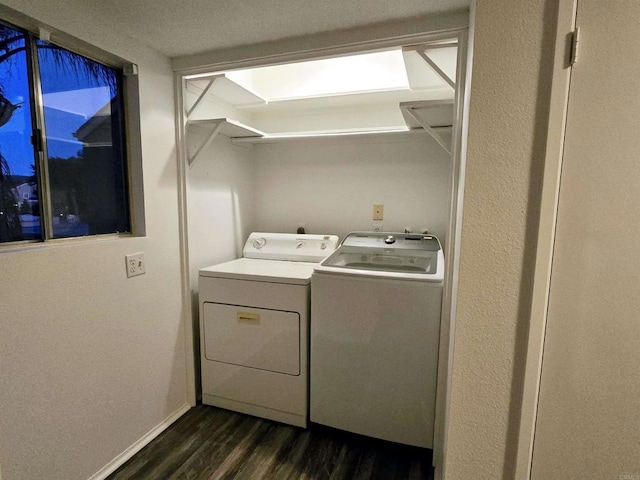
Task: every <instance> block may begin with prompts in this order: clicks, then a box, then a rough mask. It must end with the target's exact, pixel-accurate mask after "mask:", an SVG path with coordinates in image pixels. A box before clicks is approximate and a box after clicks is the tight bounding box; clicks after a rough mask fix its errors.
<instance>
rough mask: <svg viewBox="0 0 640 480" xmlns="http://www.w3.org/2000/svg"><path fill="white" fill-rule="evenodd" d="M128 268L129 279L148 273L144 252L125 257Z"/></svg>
mask: <svg viewBox="0 0 640 480" xmlns="http://www.w3.org/2000/svg"><path fill="white" fill-rule="evenodd" d="M124 259H125V262H126V267H127V278H130V277H136V276H138V275H142V274H143V273H146V268H145V263H144V252H138V253H132V254H130V255H125V257H124Z"/></svg>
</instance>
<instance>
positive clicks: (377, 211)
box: [373, 204, 384, 220]
mask: <svg viewBox="0 0 640 480" xmlns="http://www.w3.org/2000/svg"><path fill="white" fill-rule="evenodd" d="M373 219H374V220H384V205H382V204H374V205H373Z"/></svg>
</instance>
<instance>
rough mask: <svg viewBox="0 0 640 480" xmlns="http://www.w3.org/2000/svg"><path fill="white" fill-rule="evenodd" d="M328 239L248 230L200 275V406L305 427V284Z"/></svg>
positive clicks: (333, 242) (332, 242)
mask: <svg viewBox="0 0 640 480" xmlns="http://www.w3.org/2000/svg"><path fill="white" fill-rule="evenodd" d="M337 244H338V237H336V236H334V235H296V234H282V233H252V234H251V235H250V236H249V238H248V239H247V242H246V243H245V246H244V250H243V258H239V259H237V260H232V261H230V262H226V263H221V264H219V265H214V266H212V267H208V268H203V269H202V270H200V275H199V302H200V349H201V368H202V402H203V403H205V404H207V405H214V406H217V407H222V408H226V409H229V410H234V411H237V412H242V413H247V414H250V415H255V416H259V417H263V418H268V419H271V420H276V421H279V422H284V423H288V424H291V425H297V426H300V427H306V426H307V421H308V389H309V382H308V378H309V377H308V340H309V333H308V332H309V297H310V293H309V290H310V281H311V274H312V272H313V268H314V267H315V265H317V262H319V261H320V260H322V259H323V258H325V257H326V256H327V255H329V254H330V253H332V252H333V251H334V250H335V248H336V246H337Z"/></svg>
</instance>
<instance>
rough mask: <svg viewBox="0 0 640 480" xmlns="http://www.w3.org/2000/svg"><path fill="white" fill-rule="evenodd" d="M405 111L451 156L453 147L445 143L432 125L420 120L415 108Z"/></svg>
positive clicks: (405, 109) (406, 108)
mask: <svg viewBox="0 0 640 480" xmlns="http://www.w3.org/2000/svg"><path fill="white" fill-rule="evenodd" d="M404 111H405V112H406V113H407V114H408V115H410V116H411V118H413V119H414V120H415V121H416V122H417V123H418V124H419V125H420V126H421V127H422V128H424V131H425V132H427V133H428V134H429V135H431V136H432V137H433V139H434V140H435V141H436V142H438V144H439V145H440V146H441V147H442V148H444V150H445V151H446V152H447V153H448V154H449V155H451V147H450V146H449V145H447V142H445V140H444V139H443V138H442V136H441V135H440V134H439V133H438V132H437V131H436V130H435V128H433V127H431V126H430V125H427V124H426V123H425V122H424V121H423V120H422V118H420V115H418V114H417V113H416V111H415V109H414V108H412V107H404Z"/></svg>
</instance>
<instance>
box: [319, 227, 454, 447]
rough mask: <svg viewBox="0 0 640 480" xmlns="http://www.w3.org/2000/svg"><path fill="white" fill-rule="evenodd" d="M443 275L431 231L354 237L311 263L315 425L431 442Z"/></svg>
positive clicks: (425, 443) (406, 441) (423, 444)
mask: <svg viewBox="0 0 640 480" xmlns="http://www.w3.org/2000/svg"><path fill="white" fill-rule="evenodd" d="M443 277H444V256H443V253H442V247H441V245H440V242H439V241H438V239H437V238H436V237H433V236H430V235H409V234H396V233H369V232H361V233H352V234H349V235H348V236H347V237H346V238H345V239H344V240H343V242H342V245H341V246H340V247H339V248H338V249H337V250H336V251H335V252H334V253H333V254H332V255H331V256H330V257H328V258H327V259H326V260H324V261H323V262H322V263H321V264H320V265H318V266H317V267H316V268H315V271H314V274H313V277H312V280H311V285H312V288H311V297H312V298H311V318H312V321H311V398H310V407H311V408H310V420H311V421H312V422H315V423H320V424H323V425H328V426H330V427H334V428H338V429H342V430H347V431H350V432H354V433H358V434H362V435H367V436H370V437H375V438H380V439H383V440H389V441H392V442H398V443H403V444H408V445H414V446H418V447H426V448H433V428H434V417H435V398H436V380H437V371H438V345H439V337H440V312H441V303H442V284H443Z"/></svg>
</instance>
